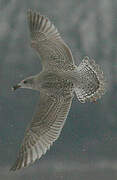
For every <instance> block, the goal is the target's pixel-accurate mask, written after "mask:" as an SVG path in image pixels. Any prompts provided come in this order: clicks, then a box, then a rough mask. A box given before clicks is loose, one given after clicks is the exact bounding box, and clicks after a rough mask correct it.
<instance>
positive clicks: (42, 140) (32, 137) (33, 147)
mask: <svg viewBox="0 0 117 180" xmlns="http://www.w3.org/2000/svg"><path fill="white" fill-rule="evenodd" d="M72 98H73V96H72V95H70V96H67V97H66V98H63V97H52V96H51V97H50V96H48V95H46V94H42V93H41V95H40V103H39V105H38V106H37V110H36V113H35V115H34V117H33V119H32V122H31V124H30V125H29V127H28V128H27V130H26V133H25V137H24V140H23V143H22V145H21V148H20V151H19V155H18V157H17V160H16V162H15V164H14V165H13V167H12V168H11V170H14V171H15V170H17V169H20V168H22V167H26V166H28V165H29V164H30V163H33V162H34V161H35V160H36V159H39V158H40V157H41V156H42V155H43V154H45V153H46V151H47V150H48V149H49V148H50V146H51V145H52V144H53V142H54V141H55V140H56V139H57V138H58V137H59V135H60V132H61V130H62V128H63V125H64V123H65V120H66V117H67V115H68V112H69V109H70V106H71V102H72Z"/></svg>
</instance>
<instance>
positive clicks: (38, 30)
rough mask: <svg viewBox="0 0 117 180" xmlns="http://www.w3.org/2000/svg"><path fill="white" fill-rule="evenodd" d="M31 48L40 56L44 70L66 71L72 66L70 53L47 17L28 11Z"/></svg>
mask: <svg viewBox="0 0 117 180" xmlns="http://www.w3.org/2000/svg"><path fill="white" fill-rule="evenodd" d="M27 17H28V24H29V30H30V34H31V47H33V48H34V49H35V50H36V51H37V52H38V54H39V55H40V56H41V62H42V66H43V68H44V69H46V70H47V69H49V70H53V69H56V70H59V71H60V70H61V71H66V70H68V69H70V68H71V67H72V66H73V65H74V61H73V57H72V53H71V51H70V49H69V48H68V46H67V45H66V44H65V43H64V41H63V40H62V38H61V36H60V34H59V32H58V30H57V29H56V27H55V26H54V25H53V24H52V23H51V22H50V20H49V19H48V18H47V17H44V16H42V15H40V14H39V13H38V12H33V11H32V10H28V16H27Z"/></svg>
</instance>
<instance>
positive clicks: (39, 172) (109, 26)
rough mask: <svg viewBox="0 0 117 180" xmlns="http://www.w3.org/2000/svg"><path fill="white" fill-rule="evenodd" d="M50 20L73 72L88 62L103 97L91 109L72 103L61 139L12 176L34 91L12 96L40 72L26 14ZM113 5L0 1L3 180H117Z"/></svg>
mask: <svg viewBox="0 0 117 180" xmlns="http://www.w3.org/2000/svg"><path fill="white" fill-rule="evenodd" d="M28 8H32V9H35V10H38V11H40V12H41V14H44V15H46V16H48V17H49V18H50V19H51V21H52V22H53V23H54V24H55V25H56V27H57V28H58V30H59V32H60V34H61V36H62V38H63V39H64V40H65V42H66V43H67V44H68V45H69V47H70V48H71V50H72V53H73V56H74V59H75V63H76V64H77V65H78V64H79V63H80V62H81V60H82V59H83V57H85V56H89V57H91V58H94V59H95V61H96V63H98V64H100V66H101V67H102V69H103V70H104V73H105V76H106V78H107V82H108V87H107V89H108V90H107V93H106V94H105V96H103V98H102V99H101V100H99V101H98V102H97V103H87V104H80V102H78V101H77V99H75V98H74V101H73V103H72V108H71V110H70V113H69V116H68V118H67V121H66V124H65V127H64V128H63V131H62V133H61V136H60V138H59V139H58V140H57V142H55V143H54V145H53V147H52V148H51V149H50V151H49V152H48V153H47V154H46V155H45V156H44V157H42V158H41V159H40V160H39V161H37V162H36V163H35V164H34V165H32V166H31V167H29V168H26V169H24V170H21V171H19V172H16V173H11V172H10V173H9V171H8V169H9V168H10V167H11V165H12V164H13V162H14V161H15V158H16V155H17V151H18V148H19V146H20V143H21V141H22V138H23V135H24V131H25V128H26V126H27V124H28V122H29V121H30V120H31V118H32V115H33V111H34V109H35V106H36V103H37V99H38V97H39V93H38V92H33V91H30V90H23V89H22V90H18V91H17V92H16V93H13V92H12V91H11V87H12V86H13V85H14V84H16V83H17V82H19V81H20V80H22V79H24V78H25V77H28V76H30V75H34V74H37V73H38V72H39V71H40V70H41V63H40V61H39V58H38V57H37V54H36V53H35V52H34V51H33V49H31V48H30V41H29V40H30V38H29V31H28V26H27V20H26V11H27V9H28ZM116 19H117V1H116V0H113V1H110V0H99V1H97V0H85V1H82V0H72V1H71V0H58V1H57V0H43V1H42V0H33V1H32V0H28V1H27V0H23V1H18V0H10V1H9V0H0V83H1V90H0V116H1V118H0V119H1V120H0V159H1V160H0V177H1V179H2V180H7V179H9V180H10V179H12V180H19V179H22V180H25V179H29V180H30V179H33V180H37V179H39V180H43V179H48V180H49V179H56V180H58V179H62V180H66V179H67V180H71V179H73V180H86V179H87V180H91V179H92V180H99V178H101V177H103V179H104V180H110V179H111V180H115V179H116V178H117V118H116V117H117V52H116V51H117V47H116V46H117V38H116V36H117V23H116V22H117V21H116Z"/></svg>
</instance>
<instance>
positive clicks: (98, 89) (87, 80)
mask: <svg viewBox="0 0 117 180" xmlns="http://www.w3.org/2000/svg"><path fill="white" fill-rule="evenodd" d="M77 71H78V77H79V78H78V79H79V81H78V83H77V84H76V86H75V93H76V96H77V98H78V100H79V101H80V102H82V103H85V102H87V101H90V102H92V101H96V100H97V99H98V98H101V96H102V95H103V94H104V93H105V90H106V81H105V78H104V74H103V72H102V70H101V68H100V66H99V65H97V64H96V63H95V61H94V60H90V59H89V58H88V57H85V58H84V59H83V61H82V62H81V63H80V65H79V66H78V68H77Z"/></svg>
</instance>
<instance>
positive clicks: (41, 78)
mask: <svg viewBox="0 0 117 180" xmlns="http://www.w3.org/2000/svg"><path fill="white" fill-rule="evenodd" d="M27 20H28V25H29V31H30V37H31V47H32V48H33V49H35V50H36V52H37V53H38V55H39V56H40V59H41V63H42V71H41V72H40V73H39V74H37V75H34V76H30V77H28V78H26V79H24V80H22V81H21V82H20V83H18V84H17V85H15V86H14V87H13V90H16V89H18V88H28V89H32V90H37V91H39V92H40V99H39V104H38V105H37V108H36V111H35V114H34V116H33V118H32V121H31V123H30V124H29V125H28V127H27V129H26V131H25V135H24V139H23V142H22V144H21V147H20V150H19V152H18V156H17V159H16V161H15V163H14V165H13V166H12V167H11V170H13V171H15V170H18V169H21V168H24V167H27V166H29V165H30V164H32V163H33V162H35V160H37V159H40V158H41V156H42V155H43V154H45V153H46V151H47V150H49V149H50V147H51V146H52V144H53V143H54V142H55V140H57V138H58V137H59V135H60V133H61V130H62V128H63V126H64V124H65V121H66V118H67V115H68V112H69V110H70V107H71V103H72V99H73V97H74V94H76V97H77V99H78V100H79V101H80V102H81V103H85V102H88V101H90V102H92V101H94V102H95V101H96V100H97V99H98V98H100V97H101V96H102V95H103V94H104V92H105V89H106V88H105V78H104V74H103V72H102V70H101V68H100V67H99V65H97V64H96V63H95V61H94V60H93V59H91V58H89V57H85V58H84V59H83V60H82V62H81V63H80V64H79V66H76V65H75V63H74V59H73V56H72V53H71V51H70V49H69V47H68V46H67V45H66V44H65V42H64V41H63V39H62V38H61V36H60V34H59V32H58V30H57V29H56V27H55V26H54V24H53V23H51V21H50V20H49V19H48V18H47V17H45V16H43V15H41V14H40V13H39V12H36V11H32V10H31V9H29V10H28V11H27Z"/></svg>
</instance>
